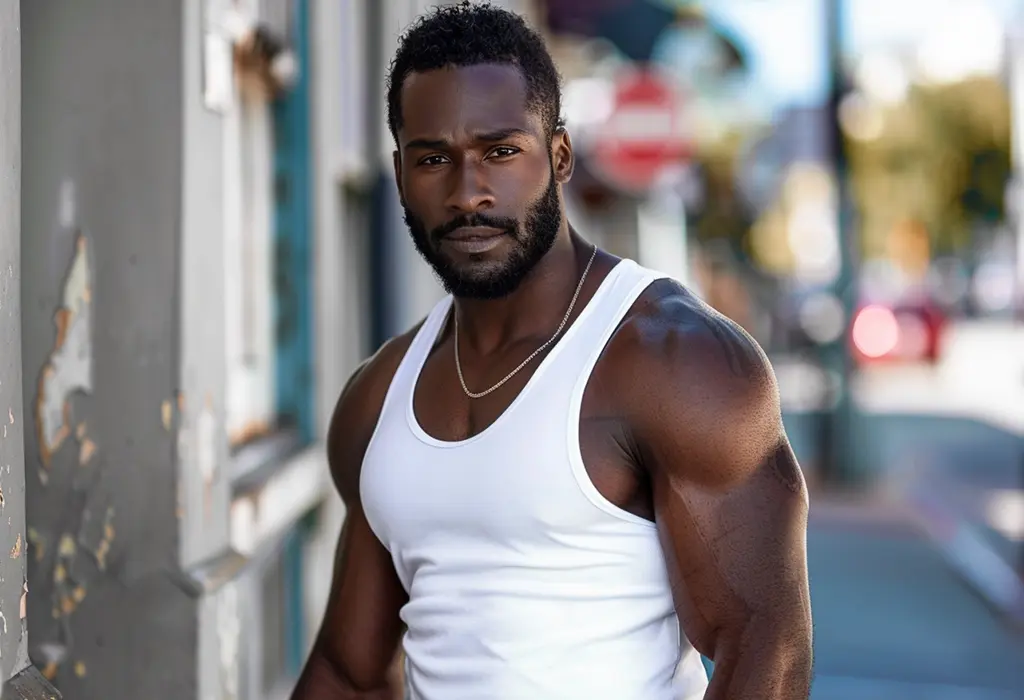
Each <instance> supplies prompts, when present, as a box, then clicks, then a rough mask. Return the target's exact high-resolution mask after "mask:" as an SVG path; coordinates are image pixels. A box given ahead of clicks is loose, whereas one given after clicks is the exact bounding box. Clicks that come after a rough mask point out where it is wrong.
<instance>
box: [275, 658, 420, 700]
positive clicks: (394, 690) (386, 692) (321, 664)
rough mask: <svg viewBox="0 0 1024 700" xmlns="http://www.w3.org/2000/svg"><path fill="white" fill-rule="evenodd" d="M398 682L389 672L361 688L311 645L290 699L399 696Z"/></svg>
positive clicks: (370, 699)
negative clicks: (374, 684) (378, 681)
mask: <svg viewBox="0 0 1024 700" xmlns="http://www.w3.org/2000/svg"><path fill="white" fill-rule="evenodd" d="M400 687H401V685H400V682H399V681H398V679H397V678H396V674H395V673H389V674H388V677H387V678H386V679H385V680H384V682H383V683H382V684H381V685H380V686H378V687H376V688H371V689H360V688H358V687H357V686H356V685H355V684H354V683H353V682H352V681H351V680H349V679H348V678H346V677H345V674H344V673H343V672H342V671H340V670H339V669H338V668H337V667H336V666H335V665H334V664H332V663H330V661H328V659H327V657H325V656H324V654H323V653H322V652H321V650H320V646H319V644H317V645H316V646H314V647H313V650H312V652H311V653H310V655H309V660H308V661H306V666H305V668H304V669H303V671H302V675H301V676H300V677H299V681H298V683H297V684H296V685H295V690H294V691H292V694H291V698H290V700H398V699H399V698H401V697H402V696H401V692H400Z"/></svg>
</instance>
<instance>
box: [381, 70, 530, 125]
mask: <svg viewBox="0 0 1024 700" xmlns="http://www.w3.org/2000/svg"><path fill="white" fill-rule="evenodd" d="M526 95H527V90H526V80H525V79H524V78H523V74H522V72H521V71H520V69H519V68H518V66H513V65H499V64H479V65H474V66H461V67H449V68H440V69H437V70H431V71H424V72H422V73H411V74H410V75H409V76H408V77H407V78H406V79H405V82H404V83H403V85H402V103H401V104H402V122H403V125H402V129H401V130H400V133H399V138H400V139H402V140H406V139H413V138H419V137H431V138H446V139H455V138H456V137H457V136H459V135H460V134H466V133H475V132H479V131H492V130H495V129H502V128H519V129H525V130H528V131H531V132H534V133H536V134H537V135H539V133H540V116H539V115H537V114H534V113H533V112H532V111H531V110H530V109H528V107H527V99H526Z"/></svg>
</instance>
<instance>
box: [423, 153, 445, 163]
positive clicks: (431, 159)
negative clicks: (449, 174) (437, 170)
mask: <svg viewBox="0 0 1024 700" xmlns="http://www.w3.org/2000/svg"><path fill="white" fill-rule="evenodd" d="M447 160H448V158H447V156H442V155H432V156H427V157H426V158H423V159H421V160H420V162H419V164H420V165H444V163H445V162H446V161H447Z"/></svg>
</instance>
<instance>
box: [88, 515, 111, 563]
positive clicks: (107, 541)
mask: <svg viewBox="0 0 1024 700" xmlns="http://www.w3.org/2000/svg"><path fill="white" fill-rule="evenodd" d="M113 520H114V509H113V508H107V517H106V521H105V522H104V523H103V539H101V540H100V543H99V545H97V547H96V551H95V552H93V554H95V555H96V565H97V566H98V567H99V568H100V571H105V570H106V568H107V555H109V554H110V545H111V544H112V543H113V541H114V536H115V535H116V532H115V531H114V524H113Z"/></svg>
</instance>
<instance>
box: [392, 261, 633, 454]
mask: <svg viewBox="0 0 1024 700" xmlns="http://www.w3.org/2000/svg"><path fill="white" fill-rule="evenodd" d="M630 262H632V261H631V260H629V259H628V258H623V259H621V260H619V261H618V262H617V263H615V266H614V267H612V269H611V270H609V271H608V274H607V275H605V278H604V279H603V280H601V283H600V284H599V285H598V287H597V290H596V291H595V292H594V295H593V296H592V297H591V298H590V299H589V301H587V305H586V306H585V307H583V310H582V311H580V313H579V315H578V316H577V317H576V318H575V319H574V320H573V322H572V323H571V324H570V325H569V326H568V327H567V328H566V329H565V330H564V331H563V332H562V336H561V337H560V338H559V339H558V341H557V342H556V343H555V344H554V347H552V348H551V350H550V351H548V354H547V355H545V356H544V357H543V358H541V360H540V363H539V364H538V365H537V368H536V369H535V370H534V372H533V374H532V375H531V376H530V378H529V379H528V380H526V384H525V385H523V388H522V389H520V390H519V393H518V394H517V395H516V397H515V398H514V399H512V401H511V403H509V405H508V406H506V407H505V410H503V411H502V412H501V414H500V415H499V416H498V417H497V418H495V419H494V420H493V421H492V422H491V424H490V425H488V426H487V427H486V428H484V429H483V430H481V431H480V432H479V433H477V434H476V435H472V436H470V437H468V438H465V439H463V440H440V439H438V438H436V437H434V436H433V435H431V434H430V433H428V432H427V431H426V430H424V429H423V427H422V426H421V425H420V422H419V419H418V418H416V407H415V400H416V386H417V385H418V384H419V379H420V374H421V373H422V371H423V366H424V365H425V364H426V362H427V358H428V357H429V356H430V349H431V348H432V347H433V344H434V342H435V341H436V339H437V336H438V335H439V334H440V333H441V331H442V329H443V328H444V324H445V322H446V320H447V318H448V312H449V311H450V310H451V308H452V303H453V301H454V300H453V297H452V296H451V295H448V296H447V297H445V299H443V300H442V301H441V303H440V304H438V307H437V308H436V309H435V315H434V317H433V318H432V319H431V321H433V322H432V323H425V324H423V328H421V329H420V333H421V334H423V335H422V339H423V342H416V345H418V347H417V352H418V356H417V357H416V362H415V364H414V365H413V366H412V367H411V368H410V369H411V370H412V371H411V375H412V376H411V378H410V380H409V382H408V388H407V391H406V393H407V394H408V396H406V397H405V405H406V411H405V414H406V422H407V423H408V424H409V429H410V430H411V431H412V433H413V434H414V435H415V436H416V437H417V439H419V440H420V441H421V442H423V443H425V444H427V445H430V446H431V447H438V448H442V449H452V448H456V447H466V446H467V445H471V444H472V443H474V442H477V441H479V440H482V439H483V438H484V437H486V436H488V435H490V434H492V433H494V432H495V431H496V430H498V429H499V428H500V426H501V425H502V424H503V423H505V422H507V421H508V420H509V416H510V415H512V414H513V413H514V412H515V409H516V408H517V407H518V406H519V404H521V403H522V402H523V401H524V400H525V399H526V397H527V396H528V395H529V393H530V391H531V389H532V388H533V387H534V385H535V384H536V383H537V382H538V381H539V380H540V377H541V375H543V374H544V370H545V369H546V368H547V367H548V366H549V365H550V364H551V363H552V362H553V361H554V360H555V358H556V357H557V356H558V355H559V354H560V353H561V351H562V348H564V347H565V346H566V345H567V344H568V342H569V341H570V340H571V339H572V337H573V336H574V335H575V334H576V329H577V328H579V327H581V326H582V325H583V323H584V322H585V321H586V320H587V319H588V318H589V317H590V316H591V315H592V314H593V313H594V309H595V308H596V307H598V306H599V305H600V304H599V302H600V301H601V299H602V298H603V297H604V296H606V295H607V294H608V290H609V289H611V287H612V286H613V284H614V282H615V280H616V279H618V277H619V276H620V275H621V274H622V270H623V269H625V267H624V266H625V265H626V264H627V263H630ZM634 264H635V263H634ZM416 340H417V341H420V338H417V339H416Z"/></svg>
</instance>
